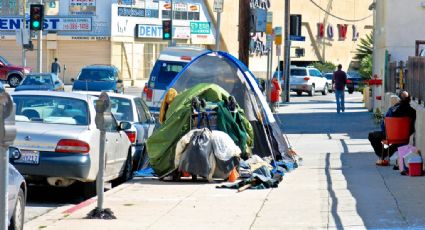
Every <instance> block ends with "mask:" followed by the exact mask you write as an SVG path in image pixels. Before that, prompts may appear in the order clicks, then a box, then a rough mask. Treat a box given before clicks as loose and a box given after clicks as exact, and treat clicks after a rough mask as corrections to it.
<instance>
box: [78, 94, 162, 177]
mask: <svg viewBox="0 0 425 230" xmlns="http://www.w3.org/2000/svg"><path fill="white" fill-rule="evenodd" d="M79 93H83V94H90V95H94V96H99V95H100V92H79ZM109 97H110V98H111V102H112V103H111V107H112V108H111V112H112V113H113V114H114V116H115V118H116V119H117V120H118V121H127V122H130V123H131V125H132V127H131V128H130V129H129V130H126V134H127V136H128V138H129V139H130V142H131V143H132V151H131V153H132V156H133V170H137V169H138V168H140V167H143V165H146V164H147V163H148V161H147V160H148V159H147V154H146V152H145V150H146V146H145V145H146V140H147V139H148V138H149V137H150V136H151V135H152V133H153V131H154V129H155V126H156V121H155V118H154V117H153V116H152V115H151V113H150V112H149V108H148V106H147V105H146V104H145V102H144V101H143V99H142V98H141V97H137V96H131V95H126V94H117V93H109Z"/></svg>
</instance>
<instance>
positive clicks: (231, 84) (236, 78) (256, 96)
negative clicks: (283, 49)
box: [164, 51, 293, 161]
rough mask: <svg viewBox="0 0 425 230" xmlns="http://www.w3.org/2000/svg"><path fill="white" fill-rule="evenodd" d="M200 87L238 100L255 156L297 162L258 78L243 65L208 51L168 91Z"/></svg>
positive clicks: (228, 56)
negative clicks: (210, 86) (250, 131)
mask: <svg viewBox="0 0 425 230" xmlns="http://www.w3.org/2000/svg"><path fill="white" fill-rule="evenodd" d="M199 83H213V84H216V85H218V86H220V87H221V88H223V89H224V90H225V91H227V92H228V93H229V94H230V95H233V96H234V97H235V99H236V101H237V103H238V104H239V106H240V107H241V108H242V109H243V110H244V112H245V116H246V117H247V119H248V120H249V122H250V123H251V125H252V127H253V129H254V148H253V153H254V154H256V155H259V156H261V157H265V156H270V155H271V154H273V157H274V158H275V159H285V160H290V161H293V158H292V157H291V156H290V155H289V154H288V145H287V143H286V141H285V139H284V137H283V135H282V132H281V130H280V128H279V125H278V124H277V122H276V120H275V118H274V117H273V114H272V112H271V110H270V108H269V106H268V104H267V101H266V98H265V97H264V95H263V94H262V92H261V90H260V88H259V87H258V84H257V81H256V78H255V76H254V75H253V74H252V73H251V72H250V71H249V69H248V68H247V67H246V66H245V65H244V64H243V63H242V62H240V61H239V60H238V59H236V58H235V57H233V56H232V55H230V54H228V53H226V52H221V51H208V52H206V53H204V54H201V55H199V56H198V57H196V58H195V59H194V60H192V61H191V62H190V63H188V64H187V65H186V66H185V68H184V69H183V70H182V71H180V73H179V74H178V75H177V76H176V78H175V79H174V80H173V81H172V82H171V83H170V85H169V86H168V89H170V88H173V89H175V90H176V91H177V92H178V93H182V92H183V91H185V90H187V89H190V88H192V87H194V86H196V85H198V84H199ZM167 91H168V90H167ZM167 91H166V92H167ZM164 95H165V94H164Z"/></svg>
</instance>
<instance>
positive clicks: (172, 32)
mask: <svg viewBox="0 0 425 230" xmlns="http://www.w3.org/2000/svg"><path fill="white" fill-rule="evenodd" d="M173 7H174V3H173V0H171V15H170V20H171V39H170V44H168V46H173V35H174V31H173Z"/></svg>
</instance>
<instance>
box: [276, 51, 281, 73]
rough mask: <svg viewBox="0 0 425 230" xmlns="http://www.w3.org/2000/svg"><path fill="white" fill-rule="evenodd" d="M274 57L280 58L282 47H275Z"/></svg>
mask: <svg viewBox="0 0 425 230" xmlns="http://www.w3.org/2000/svg"><path fill="white" fill-rule="evenodd" d="M276 56H278V57H280V56H282V46H281V45H276ZM279 72H280V71H279Z"/></svg>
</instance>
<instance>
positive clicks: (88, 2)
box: [69, 0, 96, 15]
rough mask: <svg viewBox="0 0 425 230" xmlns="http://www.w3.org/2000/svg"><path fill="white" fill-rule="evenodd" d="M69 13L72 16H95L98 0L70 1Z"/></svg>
mask: <svg viewBox="0 0 425 230" xmlns="http://www.w3.org/2000/svg"><path fill="white" fill-rule="evenodd" d="M69 12H70V13H71V14H72V15H95V14H96V0H69Z"/></svg>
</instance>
